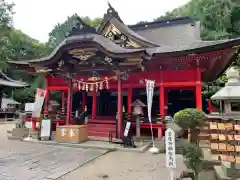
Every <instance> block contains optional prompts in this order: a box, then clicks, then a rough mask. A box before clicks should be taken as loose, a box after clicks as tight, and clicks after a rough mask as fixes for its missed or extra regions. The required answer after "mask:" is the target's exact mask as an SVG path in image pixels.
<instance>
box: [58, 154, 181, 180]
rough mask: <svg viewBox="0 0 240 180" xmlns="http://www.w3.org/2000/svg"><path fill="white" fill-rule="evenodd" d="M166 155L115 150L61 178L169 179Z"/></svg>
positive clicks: (83, 179)
mask: <svg viewBox="0 0 240 180" xmlns="http://www.w3.org/2000/svg"><path fill="white" fill-rule="evenodd" d="M164 163H165V155H164V154H158V155H152V154H151V153H149V152H146V153H141V154H140V153H134V152H121V151H115V152H111V153H108V154H106V155H104V156H101V157H99V158H97V159H96V160H94V161H91V162H90V163H88V164H86V165H84V166H83V167H81V168H78V169H76V170H75V171H72V172H71V173H69V174H67V175H65V176H63V177H61V178H59V180H104V179H106V180H167V179H169V172H168V169H167V168H165V164H164ZM184 169H185V168H184V165H183V163H182V158H181V156H179V155H178V156H177V168H176V169H175V172H174V173H175V175H176V176H177V175H179V174H180V173H181V172H182V171H183V170H184Z"/></svg>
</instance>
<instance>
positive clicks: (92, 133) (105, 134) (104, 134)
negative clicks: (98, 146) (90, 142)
mask: <svg viewBox="0 0 240 180" xmlns="http://www.w3.org/2000/svg"><path fill="white" fill-rule="evenodd" d="M112 135H113V138H115V137H116V133H115V132H113V133H112ZM88 136H98V137H108V136H109V132H106V131H103V132H102V131H88Z"/></svg>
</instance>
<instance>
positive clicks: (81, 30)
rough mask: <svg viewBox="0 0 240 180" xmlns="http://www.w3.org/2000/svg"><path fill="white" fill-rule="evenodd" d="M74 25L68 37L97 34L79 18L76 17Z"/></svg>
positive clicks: (94, 29)
mask: <svg viewBox="0 0 240 180" xmlns="http://www.w3.org/2000/svg"><path fill="white" fill-rule="evenodd" d="M76 21H77V23H76V25H75V26H73V27H72V30H71V31H70V32H69V34H68V37H69V36H74V35H82V34H97V31H96V28H94V27H92V26H90V25H88V24H87V23H85V22H84V21H83V20H82V19H81V18H80V17H79V16H78V17H76Z"/></svg>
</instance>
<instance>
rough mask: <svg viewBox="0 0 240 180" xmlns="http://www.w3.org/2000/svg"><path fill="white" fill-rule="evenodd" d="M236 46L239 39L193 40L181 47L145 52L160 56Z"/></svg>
mask: <svg viewBox="0 0 240 180" xmlns="http://www.w3.org/2000/svg"><path fill="white" fill-rule="evenodd" d="M235 43H236V45H237V44H239V43H240V38H237V39H227V40H218V41H201V40H195V41H192V42H190V43H187V44H184V45H183V44H182V45H178V44H175V45H171V46H167V45H164V46H160V47H156V48H147V52H148V53H149V54H150V55H153V54H156V53H158V54H161V53H172V52H182V51H191V50H196V49H201V48H211V47H213V46H217V45H224V44H226V45H227V44H229V47H231V46H232V45H235Z"/></svg>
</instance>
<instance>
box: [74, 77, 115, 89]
mask: <svg viewBox="0 0 240 180" xmlns="http://www.w3.org/2000/svg"><path fill="white" fill-rule="evenodd" d="M113 79H116V76H112V77H110V78H109V77H105V78H104V80H101V81H94V82H92V81H84V80H83V79H81V80H76V79H72V80H73V88H75V89H78V90H79V91H81V90H82V91H98V90H103V89H109V80H113Z"/></svg>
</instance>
